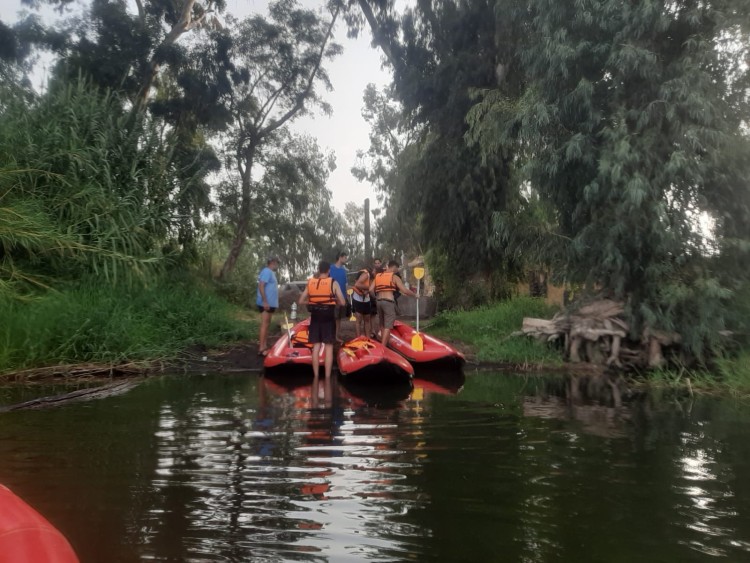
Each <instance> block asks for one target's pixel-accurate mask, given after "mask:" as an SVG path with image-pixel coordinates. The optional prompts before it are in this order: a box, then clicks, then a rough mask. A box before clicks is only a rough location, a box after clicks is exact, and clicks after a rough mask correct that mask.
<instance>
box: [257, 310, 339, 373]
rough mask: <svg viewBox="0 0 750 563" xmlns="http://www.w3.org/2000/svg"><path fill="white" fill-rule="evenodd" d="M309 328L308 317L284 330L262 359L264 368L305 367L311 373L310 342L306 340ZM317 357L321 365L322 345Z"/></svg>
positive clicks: (323, 358)
mask: <svg viewBox="0 0 750 563" xmlns="http://www.w3.org/2000/svg"><path fill="white" fill-rule="evenodd" d="M309 328H310V319H305V320H304V321H301V322H299V323H297V324H296V325H294V327H292V328H291V329H289V331H286V332H284V334H282V335H281V338H279V339H278V340H277V341H276V343H275V344H274V345H273V346H271V348H270V349H269V350H268V354H267V355H266V357H265V358H264V359H263V367H264V368H265V370H266V371H281V370H282V369H283V370H284V371H287V370H288V371H293V370H294V369H295V368H300V369H301V368H307V369H308V370H309V372H310V373H311V374H312V367H311V366H312V344H310V342H309V341H308V330H309ZM290 336H291V340H290ZM318 359H319V360H320V365H321V367H322V366H323V363H324V360H325V356H324V353H323V347H322V346H321V347H320V354H319V355H318Z"/></svg>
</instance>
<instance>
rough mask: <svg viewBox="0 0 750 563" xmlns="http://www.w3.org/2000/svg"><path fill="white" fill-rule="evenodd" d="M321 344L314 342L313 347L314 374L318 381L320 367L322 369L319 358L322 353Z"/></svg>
mask: <svg viewBox="0 0 750 563" xmlns="http://www.w3.org/2000/svg"><path fill="white" fill-rule="evenodd" d="M320 346H321V344H320V342H316V343H315V344H313V349H312V368H313V376H314V377H315V380H316V381H317V379H318V369H320V360H319V359H318V356H319V354H320ZM324 346H325V345H324ZM326 348H327V346H326ZM315 389H317V386H316V387H315Z"/></svg>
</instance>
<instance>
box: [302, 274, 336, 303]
mask: <svg viewBox="0 0 750 563" xmlns="http://www.w3.org/2000/svg"><path fill="white" fill-rule="evenodd" d="M307 295H308V300H309V302H310V305H326V306H331V307H333V306H334V305H335V304H336V295H335V294H334V293H333V278H330V277H329V278H310V279H309V280H307Z"/></svg>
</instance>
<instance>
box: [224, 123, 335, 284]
mask: <svg viewBox="0 0 750 563" xmlns="http://www.w3.org/2000/svg"><path fill="white" fill-rule="evenodd" d="M334 168H335V159H334V157H333V155H332V154H324V153H323V152H321V150H320V148H319V147H318V144H317V142H316V141H315V139H313V138H311V137H308V136H298V135H294V134H292V133H291V132H290V131H289V130H288V128H281V129H279V130H278V131H277V132H276V133H275V134H274V139H273V142H272V143H271V142H269V144H268V146H266V147H265V149H264V158H263V172H262V174H261V175H260V177H259V178H258V179H257V181H256V182H255V183H254V189H253V194H252V197H253V205H252V206H251V208H250V209H251V217H250V221H249V223H248V231H247V233H246V236H247V237H248V239H249V240H251V241H252V243H253V244H252V245H250V246H251V247H250V248H249V249H248V252H249V253H250V254H253V255H254V258H255V261H257V262H258V263H263V260H264V259H265V257H266V256H267V255H268V254H269V253H273V254H275V255H278V256H279V257H280V258H281V262H282V268H283V270H284V272H285V273H287V274H288V275H290V276H291V277H292V278H293V279H298V278H299V276H306V275H307V274H308V273H309V272H310V271H311V268H312V267H313V266H314V264H316V263H317V261H318V260H320V257H321V256H322V255H323V253H324V252H325V251H326V250H327V249H328V248H330V247H331V246H333V245H335V243H336V239H337V236H339V233H340V232H341V225H340V221H339V218H338V216H337V213H336V211H335V210H334V209H333V208H332V207H331V205H330V200H331V192H330V190H329V189H328V188H327V187H326V182H327V180H328V177H329V174H330V172H331V171H332V170H333V169H334ZM241 197H242V194H241V193H240V192H239V191H238V190H236V189H235V187H234V185H233V181H231V180H230V181H225V182H222V183H221V184H220V186H219V190H218V200H219V208H218V210H219V213H220V216H221V218H222V221H223V222H225V224H228V225H234V224H236V223H237V221H238V220H239V217H238V213H239V210H240V209H241V205H240V199H241ZM232 234H233V233H231V232H228V233H227V235H228V236H229V242H231V237H232Z"/></svg>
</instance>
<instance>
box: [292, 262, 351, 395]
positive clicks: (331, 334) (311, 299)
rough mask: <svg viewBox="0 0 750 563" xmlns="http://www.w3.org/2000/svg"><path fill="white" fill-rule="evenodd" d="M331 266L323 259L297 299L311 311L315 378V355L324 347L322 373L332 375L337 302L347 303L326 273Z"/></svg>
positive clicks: (311, 341) (327, 375) (310, 332)
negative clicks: (323, 371)
mask: <svg viewBox="0 0 750 563" xmlns="http://www.w3.org/2000/svg"><path fill="white" fill-rule="evenodd" d="M330 270H331V265H330V264H329V263H328V262H326V261H325V260H321V261H320V263H319V264H318V273H317V274H316V275H315V276H314V277H312V278H310V279H309V280H307V287H305V291H303V292H302V295H300V298H299V304H300V305H307V308H308V310H309V311H310V328H309V329H308V339H309V342H310V343H311V344H312V345H313V350H312V368H313V374H314V376H315V378H316V381H317V377H318V369H319V368H320V365H319V361H318V354H319V353H320V347H321V346H323V350H324V358H325V376H326V378H330V377H331V370H332V369H333V345H334V343H335V342H336V319H335V312H334V311H335V307H336V305H339V306H343V305H346V299H344V294H343V293H342V292H341V287H340V286H339V284H338V282H337V281H336V280H334V279H333V278H331V276H330V275H329V273H330Z"/></svg>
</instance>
